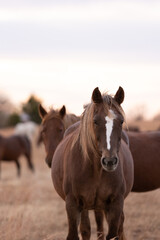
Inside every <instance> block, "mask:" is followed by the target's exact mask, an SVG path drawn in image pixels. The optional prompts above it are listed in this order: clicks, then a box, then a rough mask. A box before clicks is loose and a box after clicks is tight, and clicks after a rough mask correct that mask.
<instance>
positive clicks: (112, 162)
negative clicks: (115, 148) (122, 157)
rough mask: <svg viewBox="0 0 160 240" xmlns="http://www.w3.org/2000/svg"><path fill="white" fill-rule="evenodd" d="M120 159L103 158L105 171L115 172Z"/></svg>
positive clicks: (102, 162)
mask: <svg viewBox="0 0 160 240" xmlns="http://www.w3.org/2000/svg"><path fill="white" fill-rule="evenodd" d="M118 162H119V159H118V157H111V158H108V157H102V158H101V164H102V167H103V169H104V170H106V171H107V172H113V171H115V170H116V168H117V166H118Z"/></svg>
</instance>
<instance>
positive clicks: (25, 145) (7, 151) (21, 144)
mask: <svg viewBox="0 0 160 240" xmlns="http://www.w3.org/2000/svg"><path fill="white" fill-rule="evenodd" d="M31 150H32V149H31V143H30V140H29V139H28V137H27V136H25V135H23V136H22V135H12V136H9V137H4V136H2V135H0V163H1V161H6V162H11V161H14V162H15V164H16V167H17V175H18V176H20V174H21V166H20V163H19V157H20V156H21V155H24V156H25V157H26V158H27V163H28V167H29V169H31V170H32V171H34V166H33V163H32V159H31Z"/></svg>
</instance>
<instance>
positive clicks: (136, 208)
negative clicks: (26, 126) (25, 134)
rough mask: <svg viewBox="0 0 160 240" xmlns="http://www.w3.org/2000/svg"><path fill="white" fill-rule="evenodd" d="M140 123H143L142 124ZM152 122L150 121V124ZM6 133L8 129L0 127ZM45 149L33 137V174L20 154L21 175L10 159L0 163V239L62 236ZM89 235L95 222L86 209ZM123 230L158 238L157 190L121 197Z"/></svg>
mask: <svg viewBox="0 0 160 240" xmlns="http://www.w3.org/2000/svg"><path fill="white" fill-rule="evenodd" d="M143 126H144V124H143ZM152 126H153V125H152ZM0 132H1V133H3V134H5V135H9V134H11V133H12V129H9V130H1V131H0ZM44 157H45V152H44V147H43V145H41V146H40V147H37V146H36V144H35V139H34V141H33V161H34V164H35V168H36V171H35V173H34V174H33V173H32V172H30V170H29V169H28V168H27V164H26V161H25V158H24V157H21V159H20V162H21V165H22V176H21V177H20V178H18V177H17V176H16V167H15V165H14V163H2V165H1V168H2V169H1V180H0V240H64V239H65V236H66V234H67V218H66V212H65V204H64V201H63V200H62V199H61V198H60V197H59V196H58V195H57V193H56V191H55V190H54V188H53V185H52V181H51V176H50V169H49V168H48V167H47V165H46V164H45V161H44ZM90 218H91V226H92V238H91V239H93V240H95V239H97V238H96V225H95V221H94V216H93V213H92V212H90ZM124 227H125V233H126V238H127V239H128V240H159V239H160V190H159V189H158V190H155V191H151V192H147V193H130V195H129V196H128V197H127V199H126V201H125V225H124Z"/></svg>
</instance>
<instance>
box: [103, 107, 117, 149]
mask: <svg viewBox="0 0 160 240" xmlns="http://www.w3.org/2000/svg"><path fill="white" fill-rule="evenodd" d="M115 118H116V115H115V113H114V112H113V110H109V116H107V117H105V120H106V140H107V149H108V150H110V149H111V135H112V130H113V121H114V119H115Z"/></svg>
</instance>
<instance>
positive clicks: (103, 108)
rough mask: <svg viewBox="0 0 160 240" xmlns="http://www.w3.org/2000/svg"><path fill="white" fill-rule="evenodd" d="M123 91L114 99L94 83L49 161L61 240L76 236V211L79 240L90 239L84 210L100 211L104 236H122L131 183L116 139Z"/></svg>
mask: <svg viewBox="0 0 160 240" xmlns="http://www.w3.org/2000/svg"><path fill="white" fill-rule="evenodd" d="M123 99H124V91H123V89H122V88H121V87H120V88H119V89H118V91H117V93H116V94H115V96H114V98H113V97H111V96H110V95H103V96H102V95H101V93H100V91H99V89H98V88H95V89H94V91H93V93H92V102H91V103H90V104H89V105H88V106H87V107H86V109H85V111H84V113H83V115H82V118H81V120H80V125H79V127H78V128H77V129H75V131H73V132H71V133H70V134H68V135H67V136H66V137H64V138H63V140H62V141H61V142H60V143H59V145H58V146H57V148H56V151H55V153H54V155H53V160H52V180H53V184H54V187H55V189H56V191H57V193H58V194H59V195H60V196H61V198H62V199H64V200H65V203H66V211H67V216H68V226H69V231H68V236H67V240H73V239H74V240H78V239H79V238H78V222H79V221H78V220H79V217H80V215H81V226H80V231H81V235H82V239H83V240H84V239H85V240H87V239H90V224H89V218H88V215H87V214H88V210H91V209H94V210H96V211H100V210H102V211H103V212H104V214H105V216H106V219H107V222H108V234H107V237H106V239H107V240H111V239H117V240H118V239H119V240H123V239H124V231H123V221H124V213H123V205H124V199H125V198H126V197H127V195H128V194H129V192H130V191H131V188H132V185H133V159H132V155H131V153H130V150H129V148H128V146H127V144H126V143H125V142H124V141H123V140H121V134H122V124H123V121H124V113H123V110H122V108H121V106H120V104H121V103H122V102H123Z"/></svg>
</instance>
